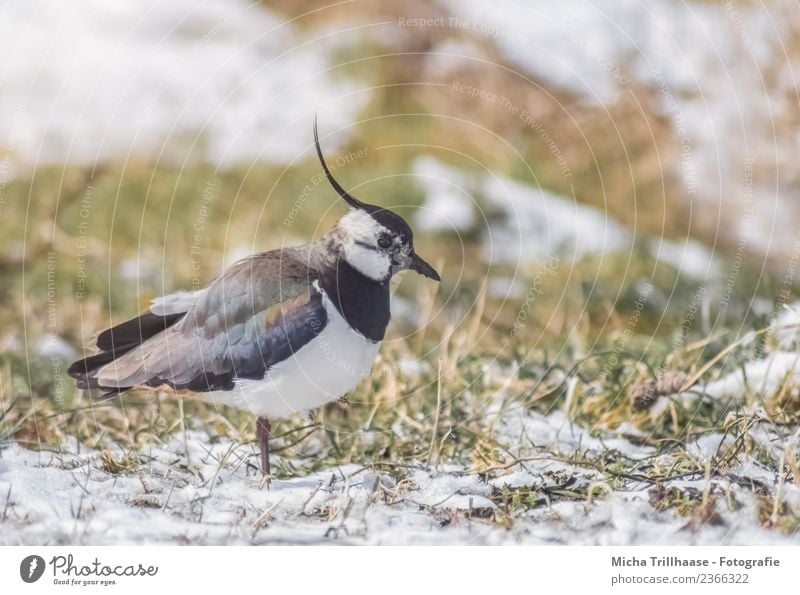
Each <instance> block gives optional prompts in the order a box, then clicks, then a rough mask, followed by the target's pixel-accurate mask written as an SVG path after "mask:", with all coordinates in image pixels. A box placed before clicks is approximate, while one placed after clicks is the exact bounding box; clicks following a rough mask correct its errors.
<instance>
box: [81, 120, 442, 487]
mask: <svg viewBox="0 0 800 595" xmlns="http://www.w3.org/2000/svg"><path fill="white" fill-rule="evenodd" d="M314 144H315V146H316V150H317V155H318V157H319V160H320V163H321V164H322V170H323V171H324V173H325V176H326V177H327V179H328V181H329V182H330V184H331V186H333V188H334V190H335V191H336V192H337V193H338V194H339V196H341V197H342V199H344V201H345V202H346V203H347V204H348V205H349V206H350V207H351V209H350V210H349V212H348V213H347V214H346V215H344V216H343V217H342V218H341V219H339V221H338V222H337V223H336V225H334V227H333V228H332V229H331V230H330V231H329V232H328V233H327V234H325V235H324V236H322V237H321V238H320V239H318V240H316V241H313V242H311V243H309V244H305V245H301V246H294V247H287V248H281V249H279V250H271V251H268V252H261V253H258V254H254V255H252V256H249V257H246V258H244V259H242V260H239V261H238V262H236V263H234V264H233V265H231V266H230V267H229V268H228V269H226V270H225V271H224V272H223V273H222V274H221V275H219V276H218V277H217V278H216V279H214V280H213V281H212V282H211V283H210V284H209V285H208V286H207V287H205V288H203V289H200V290H197V291H191V292H186V291H181V292H178V293H173V294H171V295H166V296H164V297H161V298H157V299H155V300H154V301H153V302H152V304H151V306H150V308H149V309H148V310H147V311H146V312H144V313H142V314H141V315H139V316H137V317H136V318H133V319H131V320H128V321H127V322H123V323H121V324H119V325H117V326H115V327H113V328H110V329H107V330H105V331H103V332H102V333H100V335H99V336H98V338H97V343H96V346H97V348H98V349H99V352H98V353H96V354H95V355H92V356H90V357H87V358H86V359H82V360H80V361H77V362H75V363H74V364H72V366H70V368H69V375H70V376H72V377H73V378H75V379H76V380H77V386H78V388H81V389H98V390H100V391H103V392H102V396H103V397H112V396H114V395H117V394H119V393H122V392H124V391H127V390H129V389H131V388H134V387H162V386H164V387H170V388H171V389H174V390H175V391H177V392H179V393H188V394H191V395H193V396H198V397H200V398H202V399H204V400H207V401H209V402H212V403H218V404H223V405H228V406H232V407H236V408H239V409H244V410H247V411H250V412H252V413H253V414H254V415H255V416H256V417H257V421H256V435H257V438H258V441H259V443H260V448H261V471H262V473H263V474H264V476H265V477H267V478H269V477H270V461H269V440H270V423H269V419H270V418H274V417H285V416H288V415H290V414H292V413H294V412H298V411H304V410H312V409H314V408H317V407H320V406H322V405H325V404H326V403H330V402H332V401H336V400H338V399H340V398H342V397H344V396H345V394H346V393H347V392H348V391H350V390H352V389H353V388H355V386H356V385H357V384H358V383H359V382H360V381H361V379H362V378H364V376H366V375H367V374H369V371H370V369H371V368H372V364H373V361H374V360H375V356H376V355H377V353H378V346H379V344H380V342H381V341H382V340H383V338H384V335H385V333H386V327H387V325H388V324H389V319H390V317H391V312H390V309H389V281H390V279H391V278H392V276H393V275H394V274H396V273H398V272H400V271H405V270H412V271H416V272H417V273H419V274H421V275H424V276H425V277H428V278H429V279H433V280H435V281H440V277H439V274H438V273H437V272H436V271H435V270H434V268H433V267H432V266H431V265H430V264H428V263H427V262H425V260H423V259H422V258H421V257H420V256H419V255H418V254H417V253H416V252H415V251H414V234H413V232H412V231H411V227H410V226H409V225H408V223H406V221H405V220H404V219H403V218H402V217H400V216H399V215H398V214H396V213H394V212H392V211H390V210H389V209H386V208H384V207H380V206H377V205H373V204H369V203H366V202H362V201H361V200H359V199H357V198H355V197H354V196H352V195H351V194H349V193H348V192H347V191H345V190H344V188H342V186H341V185H340V184H339V183H338V182H337V181H336V180H335V179H334V177H333V175H332V174H331V171H330V169H329V168H328V165H327V164H326V163H325V158H324V157H323V156H322V149H321V148H320V143H319V135H318V133H317V123H316V119H315V121H314Z"/></svg>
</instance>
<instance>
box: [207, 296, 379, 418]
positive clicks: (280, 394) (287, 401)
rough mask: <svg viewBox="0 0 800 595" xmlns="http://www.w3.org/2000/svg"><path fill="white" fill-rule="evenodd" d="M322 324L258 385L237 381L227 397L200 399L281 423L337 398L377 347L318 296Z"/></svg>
mask: <svg viewBox="0 0 800 595" xmlns="http://www.w3.org/2000/svg"><path fill="white" fill-rule="evenodd" d="M323 304H324V306H325V311H326V312H327V314H328V324H327V325H325V328H324V329H323V330H322V332H321V333H320V334H319V335H317V337H315V338H314V339H312V340H311V341H309V342H308V343H307V344H306V345H304V346H303V347H301V348H300V349H299V350H298V351H297V352H296V353H295V354H293V355H292V357H290V358H289V359H287V360H284V361H282V362H280V363H278V364H275V365H274V366H272V368H270V369H269V370H268V371H267V375H266V376H265V377H264V379H262V380H237V381H236V387H235V388H234V389H233V390H230V391H214V392H211V393H206V398H207V400H209V401H210V402H212V403H217V404H219V405H229V406H231V407H237V408H239V409H245V410H248V411H251V412H252V413H254V414H255V415H259V416H266V417H285V416H287V415H290V414H292V413H295V412H297V411H304V410H308V409H315V408H317V407H321V406H322V405H325V404H326V403H330V402H331V401H335V400H336V399H339V398H340V397H343V396H344V395H345V394H346V393H347V392H348V391H350V390H352V389H353V388H355V387H356V385H357V384H358V383H359V382H360V381H361V379H362V378H364V377H365V376H366V375H367V374H369V371H370V370H371V369H372V364H373V362H374V361H375V356H376V355H377V353H378V344H377V343H373V342H372V341H369V340H367V339H366V338H364V336H363V335H360V334H359V333H357V332H356V331H354V330H353V329H351V328H350V326H349V325H348V324H347V322H346V321H345V319H344V318H342V316H341V314H339V311H338V310H337V309H336V307H335V306H333V304H331V302H330V301H329V300H328V298H327V296H324V294H323Z"/></svg>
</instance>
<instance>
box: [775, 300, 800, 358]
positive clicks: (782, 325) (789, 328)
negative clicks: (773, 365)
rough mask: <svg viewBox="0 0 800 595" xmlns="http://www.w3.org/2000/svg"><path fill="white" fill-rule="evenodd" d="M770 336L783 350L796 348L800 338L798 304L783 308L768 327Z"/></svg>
mask: <svg viewBox="0 0 800 595" xmlns="http://www.w3.org/2000/svg"><path fill="white" fill-rule="evenodd" d="M770 334H771V335H772V336H773V337H775V339H776V340H777V342H778V344H779V345H780V346H781V348H783V349H792V348H794V347H797V340H798V338H800V302H793V303H791V304H785V305H784V306H783V308H782V309H781V310H780V312H778V313H777V316H776V317H775V319H774V320H773V322H772V324H771V325H770Z"/></svg>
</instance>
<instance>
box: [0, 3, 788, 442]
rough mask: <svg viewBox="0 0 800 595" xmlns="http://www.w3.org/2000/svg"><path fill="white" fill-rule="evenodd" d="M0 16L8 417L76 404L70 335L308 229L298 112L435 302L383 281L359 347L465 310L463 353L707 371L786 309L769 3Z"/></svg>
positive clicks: (415, 346)
mask: <svg viewBox="0 0 800 595" xmlns="http://www.w3.org/2000/svg"><path fill="white" fill-rule="evenodd" d="M0 11H1V12H0V15H2V16H0V34H2V38H3V39H4V40H5V43H6V46H7V48H8V49H7V52H6V56H5V59H4V60H3V63H2V65H0V112H1V113H2V114H3V118H2V119H0V160H1V161H0V245H1V246H2V250H0V299H1V300H2V302H1V303H2V304H3V306H2V310H1V311H0V352H2V354H3V355H2V357H3V362H4V366H5V368H4V374H3V383H4V392H3V394H4V399H5V402H6V405H7V404H8V403H9V402H11V401H12V400H13V399H17V398H20V399H27V398H31V397H37V396H38V397H45V398H46V399H48V400H53V399H54V397H55V402H56V403H57V404H58V406H66V405H67V404H74V403H75V402H76V401H75V399H77V398H78V396H77V395H76V393H75V390H74V388H73V385H72V383H71V382H70V381H69V379H68V378H66V377H65V375H64V374H63V367H62V366H63V364H66V363H67V361H68V360H70V359H71V358H73V357H75V356H77V355H79V354H81V353H82V352H83V346H84V345H85V344H87V342H88V341H89V340H90V339H91V337H92V335H93V334H94V333H96V332H97V331H99V330H101V329H102V328H105V327H107V326H109V325H110V324H111V323H112V322H118V321H120V320H122V319H125V318H128V317H130V316H132V315H134V314H135V313H137V312H138V311H140V310H141V309H143V308H145V307H146V306H147V305H148V303H149V301H150V300H151V299H152V298H153V297H155V296H158V295H162V294H164V293H169V292H172V291H175V290H178V289H190V288H192V287H199V286H202V285H204V284H205V283H207V282H208V281H209V280H211V279H212V278H213V277H214V276H215V275H216V274H217V273H218V271H220V270H221V269H222V268H223V267H224V266H226V265H229V264H230V263H232V262H234V261H235V260H236V259H238V258H240V257H242V256H244V255H247V254H249V253H252V252H254V251H258V250H266V249H272V248H277V247H280V246H282V245H286V244H294V243H299V242H304V241H307V240H309V239H310V238H312V237H318V236H319V235H321V234H323V233H324V232H325V231H326V230H327V229H329V227H330V225H332V224H333V222H335V220H336V219H337V218H338V217H339V216H341V215H342V214H343V212H344V209H343V205H342V204H341V203H340V202H337V200H336V198H335V195H334V193H333V192H332V191H331V190H330V188H329V187H328V186H327V185H326V184H324V183H321V180H320V178H319V173H320V171H319V165H318V163H317V161H316V158H315V155H314V154H313V150H312V122H313V118H314V115H315V114H317V115H318V117H319V123H320V130H321V135H322V144H323V147H324V149H325V151H326V153H327V155H328V158H329V160H330V161H331V162H332V163H333V164H334V165H335V170H336V172H335V173H336V175H337V177H338V178H339V179H340V180H341V181H342V183H343V184H344V186H345V187H346V188H348V189H350V190H351V191H352V192H353V193H354V194H355V195H357V196H360V197H362V198H363V199H364V200H367V201H371V202H376V203H379V204H382V205H386V206H389V207H391V208H395V209H397V210H398V211H399V212H401V213H403V214H404V215H406V216H407V217H408V218H409V220H410V221H411V222H412V225H413V226H414V227H415V229H416V230H417V234H418V239H417V243H418V248H419V251H420V253H421V254H424V255H426V256H428V258H429V259H430V260H431V261H432V262H433V263H434V264H435V265H436V266H437V267H439V268H441V269H442V270H443V275H442V276H443V278H444V281H443V283H442V284H441V287H440V288H439V290H438V293H437V294H436V295H435V296H434V295H428V294H427V293H425V291H427V290H426V289H425V288H424V287H423V285H422V284H420V283H419V282H418V280H416V279H403V280H402V281H400V282H399V287H398V288H397V289H396V293H395V298H394V304H393V310H394V314H395V320H396V323H395V324H394V326H393V327H392V335H391V340H390V342H389V346H388V347H387V349H388V350H389V352H392V350H399V351H403V352H404V353H406V355H407V356H408V358H409V360H410V361H416V360H425V358H426V357H428V356H429V355H430V354H432V353H435V351H436V349H438V348H440V347H441V342H440V339H441V337H442V336H449V335H448V333H450V334H452V333H453V332H455V331H457V330H458V329H463V328H464V327H465V325H468V324H473V322H470V321H472V320H473V318H475V317H477V320H478V322H476V323H474V324H480V325H482V326H481V328H484V327H485V332H484V331H481V334H480V338H481V342H480V343H479V344H478V346H477V347H476V350H475V351H473V352H472V355H473V356H478V355H480V354H481V353H483V355H485V356H486V358H488V359H487V360H486V361H488V362H490V363H497V362H498V361H501V362H502V361H505V362H516V364H517V365H522V366H523V368H524V367H525V366H526V365H527V366H531V370H534V368H535V365H534V362H535V361H538V360H542V361H541V362H540V363H542V365H545V366H547V365H550V363H552V362H553V361H558V360H559V359H563V360H564V361H565V362H566V363H565V364H564V365H567V364H568V363H570V362H572V361H575V360H576V358H577V357H579V356H583V355H586V354H589V353H592V352H593V351H596V350H598V349H601V348H603V347H608V346H611V347H613V346H614V345H618V344H619V341H620V340H622V341H624V347H625V349H626V350H627V349H634V347H635V346H637V345H639V347H638V349H639V351H638V352H637V354H638V355H637V357H644V354H645V353H649V354H656V353H661V356H659V357H660V358H661V359H663V357H664V354H671V353H673V352H674V350H675V346H676V345H678V346H682V345H685V344H687V341H690V340H703V341H705V343H704V350H705V351H702V352H700V353H702V355H698V352H694V353H693V355H692V357H695V356H697V357H699V358H700V359H699V360H698V361H706V360H707V359H708V358H710V357H712V356H713V355H715V354H716V353H719V352H720V351H721V350H722V349H724V347H725V346H726V345H728V344H730V342H731V341H733V340H735V338H736V337H738V336H740V335H741V333H742V332H743V331H744V330H748V329H751V328H760V327H762V326H763V325H764V324H766V323H767V322H768V321H769V319H770V318H771V317H773V316H775V313H776V312H778V311H779V309H780V307H781V306H783V305H784V304H787V303H791V302H792V301H793V299H794V298H793V296H794V294H795V291H796V289H797V280H796V279H795V276H794V272H795V269H796V265H797V260H798V258H800V234H799V233H798V232H799V231H800V223H799V221H800V219H798V208H800V203H799V202H798V200H797V191H798V184H799V183H800V179H799V178H798V170H797V168H796V167H794V164H795V161H796V155H797V154H798V148H799V147H798V144H800V135H799V134H798V130H800V128H799V127H798V118H799V117H800V104H799V103H798V92H797V81H796V79H795V73H796V72H797V70H796V65H797V63H798V60H800V44H799V43H798V39H800V37H799V36H798V35H797V33H798V28H800V16H799V15H798V13H797V11H796V7H795V6H793V4H792V3H790V2H782V1H777V0H776V1H770V2H766V3H764V2H750V1H748V0H739V1H734V0H729V1H725V2H708V1H705V0H690V1H686V2H672V1H667V0H656V1H654V2H647V3H646V4H645V3H640V2H635V1H632V2H627V1H624V2H620V1H618V0H595V1H594V2H587V1H583V0H563V1H561V2H558V3H555V4H553V3H549V2H535V1H531V2H509V1H506V0H500V1H499V2H493V3H491V4H487V3H485V2H478V1H466V2H465V1H458V2H456V1H452V2H451V1H447V0H441V1H438V2H421V1H419V2H418V1H411V2H405V3H402V4H401V3H396V2H388V1H386V2H383V1H378V0H352V1H345V2H339V3H335V4H329V3H326V2H314V1H303V0H300V1H298V0H295V1H292V2H288V1H286V2H284V1H282V0H278V1H275V2H261V3H259V2H255V3H250V2H247V1H245V0H205V1H200V2H188V1H186V0H175V1H172V2H156V1H154V0H145V1H144V2H137V3H124V2H105V1H100V0H98V1H95V2H86V3H80V4H71V3H63V2H55V1H45V2H6V3H3V5H2V8H0ZM420 292H422V293H420ZM632 321H633V322H632ZM476 328H477V327H476ZM426 329H428V330H427V331H426ZM430 329H433V330H430ZM720 334H724V335H725V337H724V339H720V336H721V335H720ZM676 337H677V339H676ZM661 339H663V341H662V340H661ZM637 341H638V343H637ZM409 346H410V347H409ZM543 354H544V355H543ZM503 358H505V359H503ZM656 359H658V358H656ZM692 361H693V362H694V361H695V360H692ZM453 362H454V365H458V363H459V360H458V358H455V359H454V360H453ZM462 363H463V362H462ZM691 365H693V366H695V367H697V366H696V364H695V363H692V364H691ZM531 374H534V375H535V371H532V372H531ZM624 384H625V382H624V381H623V380H620V385H619V386H618V387H617V388H616V389H614V390H618V389H619V387H621V386H624ZM612 392H613V391H612ZM16 430H17V431H19V428H16ZM37 431H38V430H37ZM37 439H38V438H37Z"/></svg>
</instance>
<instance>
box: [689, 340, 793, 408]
mask: <svg viewBox="0 0 800 595" xmlns="http://www.w3.org/2000/svg"><path fill="white" fill-rule="evenodd" d="M787 378H788V380H789V382H792V383H794V384H798V382H800V353H797V352H791V351H776V352H772V353H770V354H768V355H767V356H766V357H765V358H764V359H760V360H755V361H751V362H747V363H746V364H744V370H742V369H739V370H736V371H734V372H731V373H730V374H727V375H725V376H723V377H722V378H720V379H718V380H715V381H714V382H711V383H709V384H708V385H706V386H705V387H704V388H703V392H704V393H705V394H707V395H709V396H711V397H714V398H717V399H721V398H728V397H730V398H740V399H741V398H743V397H744V396H745V395H746V394H748V393H749V392H755V393H756V394H759V395H765V396H768V395H772V394H774V393H775V392H776V391H777V390H778V389H779V388H780V387H781V386H783V383H784V382H786V381H787Z"/></svg>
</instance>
